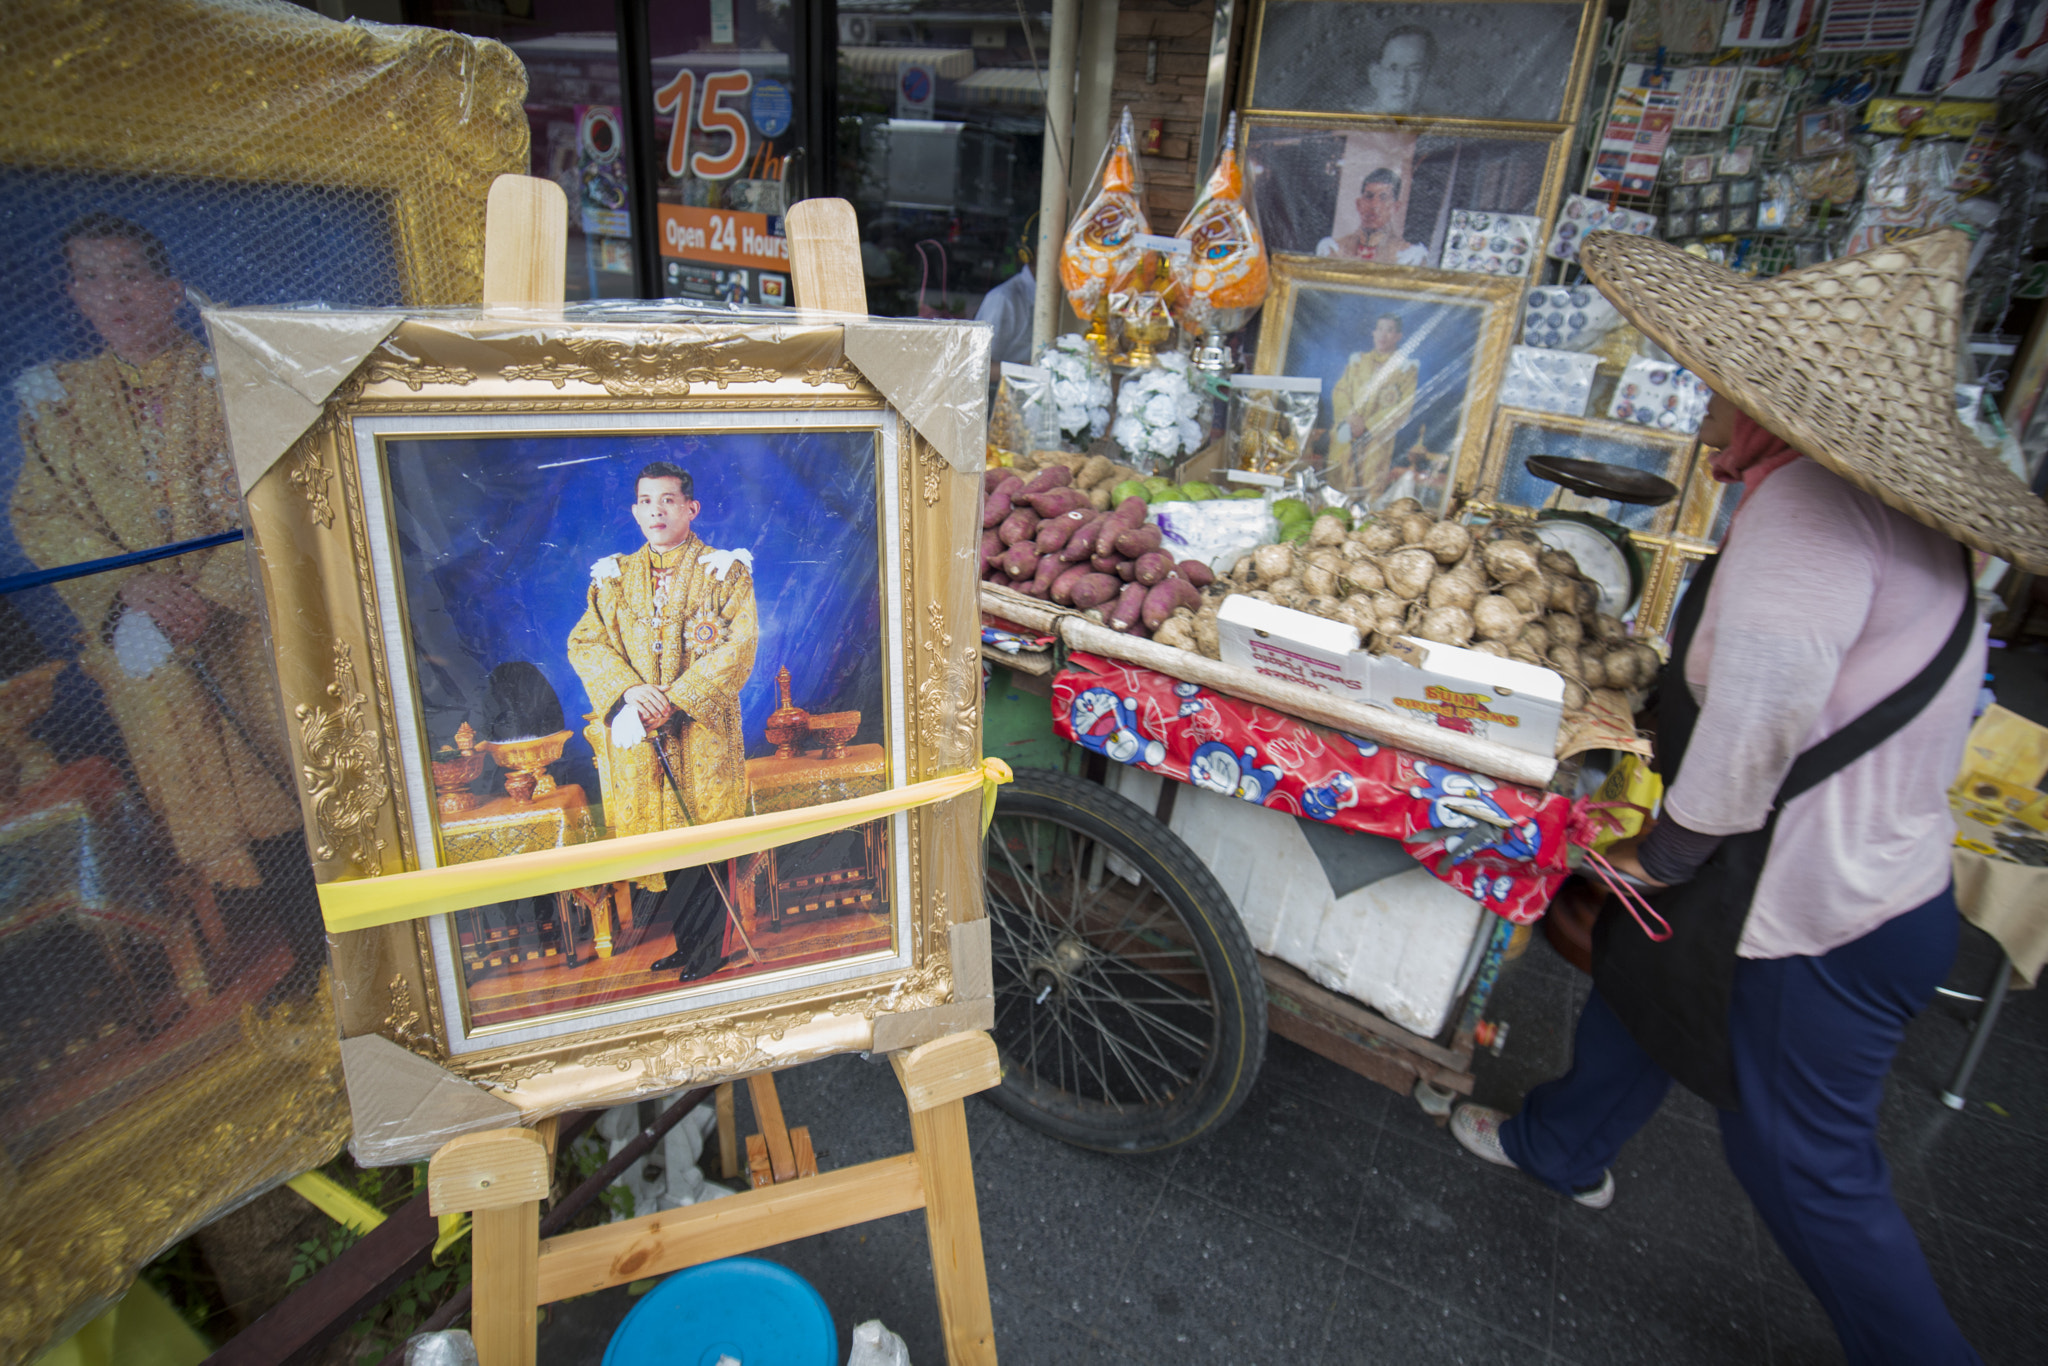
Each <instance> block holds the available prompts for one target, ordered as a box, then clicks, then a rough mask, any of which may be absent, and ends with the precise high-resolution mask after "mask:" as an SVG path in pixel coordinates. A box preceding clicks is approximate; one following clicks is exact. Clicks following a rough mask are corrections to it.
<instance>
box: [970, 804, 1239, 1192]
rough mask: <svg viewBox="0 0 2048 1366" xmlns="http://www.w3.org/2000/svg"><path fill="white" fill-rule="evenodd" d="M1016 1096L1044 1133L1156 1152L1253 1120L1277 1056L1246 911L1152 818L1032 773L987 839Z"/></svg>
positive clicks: (1001, 1041)
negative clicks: (1243, 917) (1244, 1107)
mask: <svg viewBox="0 0 2048 1366" xmlns="http://www.w3.org/2000/svg"><path fill="white" fill-rule="evenodd" d="M985 846H986V855H987V889H988V914H989V927H990V931H991V943H992V945H993V950H994V965H995V1012H996V1013H995V1030H994V1034H995V1041H996V1046H997V1048H998V1049H999V1050H1000V1051H1001V1053H1002V1060H1003V1084H1002V1085H1001V1086H1000V1087H998V1088H997V1089H996V1090H994V1091H990V1092H987V1093H986V1094H987V1095H988V1097H989V1099H991V1100H992V1101H994V1102H995V1103H996V1104H997V1105H999V1106H1001V1107H1002V1108H1003V1109H1004V1110H1007V1111H1008V1112H1009V1113H1010V1114H1012V1115H1014V1116H1016V1117H1017V1118H1018V1119H1020V1120H1022V1121H1024V1122H1025V1123H1026V1124H1028V1125H1030V1126H1031V1127H1032V1128H1034V1129H1037V1130H1039V1131H1040V1132H1041V1133H1046V1134H1050V1135H1052V1136H1053V1137H1054V1138H1058V1139H1063V1140H1065V1141H1066V1142H1068V1143H1072V1144H1075V1145H1077V1146H1079V1147H1083V1148H1094V1149H1098V1150H1100V1151H1103V1152H1125V1153H1143V1152H1157V1151H1159V1150H1160V1149H1162V1148H1170V1147H1172V1146H1174V1145H1175V1144H1177V1143H1185V1142H1187V1140H1189V1139H1191V1138H1194V1137H1195V1136H1196V1135H1198V1134H1201V1133H1204V1132H1206V1131H1208V1130H1209V1129H1211V1128H1214V1127H1215V1126H1216V1125H1218V1124H1221V1123H1222V1122H1223V1121H1224V1120H1226V1119H1228V1118H1230V1116H1231V1115H1233V1114H1235V1113H1236V1112H1237V1107H1238V1106H1239V1105H1241V1104H1243V1103H1244V1098H1245V1096H1246V1095H1247V1094H1248V1093H1249V1092H1250V1091H1251V1089H1252V1082H1253V1080H1254V1079H1255V1078H1256V1077H1257V1076H1258V1071H1259V1063H1260V1062H1261V1060H1262V1059H1263V1058H1264V1057H1265V1052H1266V988H1265V984H1264V983H1263V982H1262V981H1261V980H1260V979H1259V969H1258V963H1257V960H1256V959H1255V958H1254V957H1253V954H1252V947H1251V942H1250V940H1248V939H1247V938H1246V937H1245V932H1244V925H1243V922H1241V921H1240V920H1239V919H1238V917H1237V911H1236V909H1235V908H1234V907H1233V906H1232V905H1231V904H1230V898H1229V897H1228V896H1226V895H1225V894H1224V891H1223V889H1222V888H1221V887H1219V886H1218V885H1217V884H1216V879H1215V878H1214V877H1212V876H1211V875H1210V873H1209V870H1208V869H1207V868H1205V867H1203V866H1202V862H1201V860H1200V859H1198V858H1196V857H1195V855H1194V852H1193V851H1192V850H1190V849H1189V848H1188V847H1187V846H1186V845H1185V844H1183V843H1182V842H1181V841H1180V839H1179V837H1178V836H1176V835H1174V834H1173V832H1172V831H1170V830H1168V829H1167V828H1166V827H1165V826H1164V825H1161V824H1160V823H1159V822H1158V821H1157V820H1155V819H1153V818H1152V816H1150V815H1149V814H1147V813H1146V812H1145V811H1144V810H1143V809H1142V808H1140V807H1138V806H1136V805H1133V804H1132V803H1131V802H1129V801H1126V800H1125V799H1124V798H1122V797H1119V796H1117V795H1116V794H1115V793H1113V792H1110V791H1108V790H1107V789H1105V788H1102V787H1100V786H1098V785H1096V784H1094V783H1089V782H1083V781H1081V780H1080V779H1078V778H1070V777H1067V776H1066V775H1065V774H1061V773H1054V772H1050V771H1048V770H1045V769H1018V770H1017V775H1016V781H1015V782H1013V783H1009V784H1007V785H1005V786H1003V787H1001V788H998V789H997V792H996V809H995V820H994V822H993V824H991V825H990V827H989V832H988V838H987V840H986V841H985Z"/></svg>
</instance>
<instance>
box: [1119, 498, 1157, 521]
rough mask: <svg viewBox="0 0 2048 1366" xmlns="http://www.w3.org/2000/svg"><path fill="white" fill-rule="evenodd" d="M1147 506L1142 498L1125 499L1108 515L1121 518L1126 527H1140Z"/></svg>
mask: <svg viewBox="0 0 2048 1366" xmlns="http://www.w3.org/2000/svg"><path fill="white" fill-rule="evenodd" d="M1148 506H1149V505H1148V504H1147V503H1146V502H1145V500H1144V499H1143V498H1137V497H1131V498H1126V499H1124V500H1123V501H1122V502H1121V503H1118V504H1117V505H1116V511H1115V512H1113V513H1111V514H1110V515H1111V516H1112V517H1117V518H1121V519H1122V520H1123V522H1124V523H1125V525H1127V526H1142V525H1143V524H1144V521H1145V513H1146V511H1147V510H1148Z"/></svg>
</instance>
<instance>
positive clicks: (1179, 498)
mask: <svg viewBox="0 0 2048 1366" xmlns="http://www.w3.org/2000/svg"><path fill="white" fill-rule="evenodd" d="M1152 501H1153V502H1155V503H1185V502H1188V501H1189V498H1188V491H1187V490H1186V489H1177V488H1175V487H1174V486H1173V485H1171V484H1168V485H1167V486H1166V487H1165V488H1163V489H1161V490H1159V491H1158V492H1157V493H1155V494H1153V495H1152Z"/></svg>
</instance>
